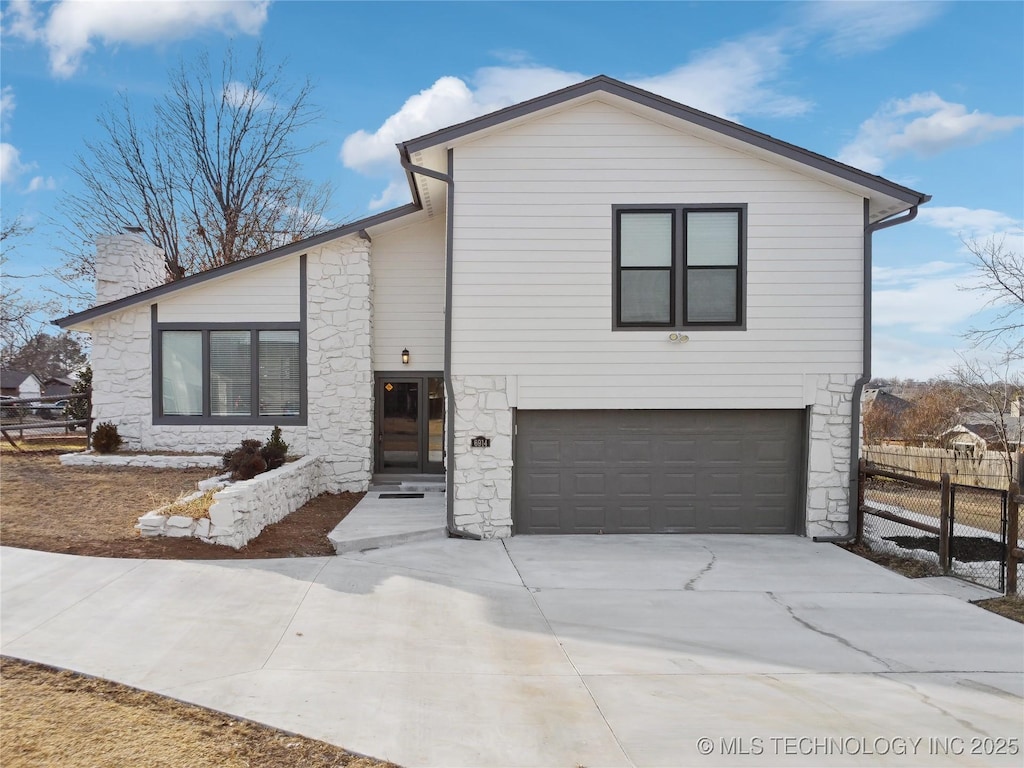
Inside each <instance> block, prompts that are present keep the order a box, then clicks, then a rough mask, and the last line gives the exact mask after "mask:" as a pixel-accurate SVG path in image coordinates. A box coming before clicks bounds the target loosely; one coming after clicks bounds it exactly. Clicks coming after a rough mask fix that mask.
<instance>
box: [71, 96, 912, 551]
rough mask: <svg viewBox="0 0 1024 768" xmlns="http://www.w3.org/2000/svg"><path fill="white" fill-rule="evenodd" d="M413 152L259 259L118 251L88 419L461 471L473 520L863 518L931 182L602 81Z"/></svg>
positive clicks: (171, 435)
mask: <svg viewBox="0 0 1024 768" xmlns="http://www.w3.org/2000/svg"><path fill="white" fill-rule="evenodd" d="M398 150H399V153H400V156H401V161H402V164H403V166H404V167H405V169H406V171H407V174H408V180H409V184H410V187H411V189H412V193H413V199H414V202H413V203H411V204H409V205H405V206H402V207H400V208H396V209H394V210H391V211H387V212H385V213H381V214H378V215H375V216H371V217H369V218H366V219H363V220H362V221H358V222H354V223H352V224H347V225H345V226H342V227H339V228H337V229H335V230H332V231H329V232H326V233H324V234H322V235H318V236H316V237H312V238H309V239H307V240H304V241H301V242H297V243H293V244H290V245H287V246H285V247H282V248H279V249H277V250H274V251H270V252H268V253H265V254H263V255H260V256H257V257H253V258H250V259H248V260H246V261H244V262H238V263H234V264H230V265H228V266H224V267H221V268H218V269H214V270H211V271H209V272H206V273H203V274H200V275H196V276H193V277H190V278H187V279H184V280H180V281H178V282H175V283H172V284H166V285H164V284H162V283H163V273H162V266H161V263H160V261H159V256H160V254H159V252H158V251H156V250H155V249H153V248H152V247H150V246H148V245H146V244H145V243H144V242H143V241H142V239H141V238H140V237H138V236H136V235H126V236H119V237H115V238H108V239H106V240H104V241H102V242H100V243H99V244H98V245H99V248H98V284H99V289H98V291H99V300H100V301H101V302H102V303H100V305H99V306H97V307H95V308H93V309H90V310H87V311H85V312H80V313H78V314H75V315H71V316H69V317H66V318H63V319H62V320H60V321H58V324H59V325H61V326H62V327H64V328H72V329H75V330H83V331H88V332H89V333H91V334H92V337H93V342H92V346H93V360H92V365H93V375H94V388H95V394H94V397H93V402H94V411H95V412H94V417H95V418H96V419H100V420H109V421H113V422H115V423H116V424H117V425H118V426H119V429H120V431H121V433H122V435H123V436H124V437H126V438H127V439H128V441H129V443H130V445H131V446H132V447H135V448H151V449H196V450H207V449H214V450H224V449H225V448H227V447H229V446H231V445H233V444H236V443H237V442H238V441H239V440H240V439H242V438H243V437H264V436H265V435H266V434H267V433H269V431H270V427H271V425H274V424H280V425H281V426H282V427H283V428H284V431H285V439H286V440H288V441H289V442H290V443H291V444H292V446H293V447H294V449H296V450H298V451H301V452H304V453H307V454H316V455H320V456H322V457H323V461H324V463H325V467H326V470H327V473H328V477H329V478H330V483H329V486H330V488H332V489H334V490H342V489H350V490H363V489H365V488H366V487H367V485H368V483H369V482H370V480H371V477H372V476H373V474H374V473H387V472H405V473H444V474H445V476H446V478H447V488H448V494H447V499H448V526H449V530H450V531H451V532H452V533H453V534H456V535H459V534H465V535H471V536H484V537H495V536H508V535H510V534H512V533H517V534H519V533H568V532H579V533H601V532H603V533H626V532H764V533H801V534H806V535H815V536H830V535H843V534H845V533H846V532H847V530H848V520H849V514H850V503H849V501H850V499H851V498H856V494H855V492H856V471H855V469H856V459H857V447H858V446H857V443H856V440H857V430H855V429H853V428H852V427H851V425H852V424H856V423H857V422H858V421H859V413H858V411H859V407H860V395H861V389H862V387H863V385H864V384H865V383H866V382H867V381H868V379H869V378H870V370H869V369H870V366H869V361H870V275H871V240H872V234H873V233H874V232H875V231H877V230H880V229H883V228H885V227H888V226H891V225H894V224H899V223H902V222H905V221H909V220H910V219H912V218H913V217H914V216H915V215H916V212H917V207H918V205H920V204H922V203H925V202H927V201H928V199H929V197H928V196H927V195H923V194H921V193H919V192H915V191H913V190H911V189H908V188H906V187H903V186H900V185H898V184H895V183H893V182H890V181H887V180H885V179H883V178H881V177H879V176H875V175H872V174H868V173H865V172H863V171H860V170H857V169H855V168H852V167H849V166H846V165H843V164H841V163H838V162H836V161H834V160H830V159H828V158H826V157H823V156H821V155H817V154H815V153H813V152H809V151H807V150H804V149H801V148H799V147H796V146H793V145H790V144H786V143H785V142H782V141H779V140H777V139H774V138H772V137H770V136H767V135H765V134H762V133H758V132H756V131H752V130H750V129H748V128H745V127H743V126H740V125H737V124H735V123H732V122H729V121H726V120H722V119H720V118H717V117H714V116H712V115H708V114H705V113H702V112H698V111H696V110H693V109H690V108H689V107H686V106H683V105H681V104H678V103H676V102H672V101H669V100H667V99H664V98H661V97H659V96H656V95H654V94H652V93H648V92H646V91H642V90H640V89H637V88H634V87H632V86H630V85H627V84H625V83H621V82H619V81H616V80H612V79H610V78H607V77H597V78H594V79H592V80H587V81H586V82H583V83H580V84H578V85H574V86H572V87H569V88H566V89H563V90H561V91H556V92H554V93H551V94H548V95H546V96H542V97H540V98H537V99H533V100H531V101H527V102H524V103H522V104H518V105H516V106H513V107H509V108H507V109H503V110H500V111H498V112H495V113H492V114H489V115H486V116H484V117H481V118H477V119H475V120H470V121H468V122H466V123H462V124H460V125H456V126H452V127H450V128H446V129H444V130H440V131H437V132H435V133H431V134H429V135H427V136H423V137H420V138H418V139H414V140H412V141H408V142H405V143H404V144H401V145H399V148H398Z"/></svg>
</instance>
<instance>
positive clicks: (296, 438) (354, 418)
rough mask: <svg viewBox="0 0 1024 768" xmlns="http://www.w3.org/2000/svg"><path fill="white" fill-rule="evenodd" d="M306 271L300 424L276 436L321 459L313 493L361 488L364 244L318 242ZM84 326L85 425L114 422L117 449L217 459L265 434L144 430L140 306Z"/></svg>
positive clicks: (147, 348) (367, 341)
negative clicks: (87, 361)
mask: <svg viewBox="0 0 1024 768" xmlns="http://www.w3.org/2000/svg"><path fill="white" fill-rule="evenodd" d="M294 258H296V259H297V257H294ZM306 267H307V336H306V344H307V394H308V399H307V403H308V405H307V426H282V428H281V431H282V434H283V437H284V439H285V441H287V442H288V444H289V451H290V452H291V453H298V454H305V455H311V456H322V457H323V460H324V462H325V463H324V469H323V475H324V487H323V490H325V491H330V492H339V491H364V490H366V489H367V487H369V482H370V476H371V473H372V453H371V451H372V447H373V441H372V437H373V360H372V344H371V337H372V313H373V306H372V301H373V297H372V291H371V282H370V245H369V243H368V242H367V241H365V240H362V239H361V238H359V237H357V236H355V235H353V236H351V237H347V238H343V239H341V240H338V241H334V242H331V243H327V244H326V245H324V246H321V247H318V248H316V249H312V250H311V251H310V252H309V253H308V254H307V263H306ZM296 269H298V265H297V264H296ZM252 309H253V318H252V319H253V321H258V320H259V319H260V318H259V307H258V306H254V307H253V308H252ZM92 325H93V329H92V339H93V344H92V368H93V418H94V419H96V420H97V421H111V422H113V423H114V424H116V425H117V427H118V431H119V432H120V434H121V437H122V438H123V439H124V441H125V447H126V448H128V449H131V450H170V451H190V452H206V451H209V452H211V453H223V452H224V451H225V450H227V449H229V448H231V447H233V446H236V445H238V444H239V443H240V442H241V441H242V440H243V439H246V438H255V439H260V440H265V439H267V438H268V437H269V436H270V430H271V427H270V426H245V425H243V426H228V425H210V424H197V425H166V424H165V425H154V424H153V403H152V360H151V359H150V358H151V344H152V340H151V319H150V306H149V305H148V304H147V305H139V306H136V307H132V308H129V309H126V310H125V311H123V312H118V313H115V314H112V315H108V316H105V317H101V318H98V319H96V320H94V321H93V324H92Z"/></svg>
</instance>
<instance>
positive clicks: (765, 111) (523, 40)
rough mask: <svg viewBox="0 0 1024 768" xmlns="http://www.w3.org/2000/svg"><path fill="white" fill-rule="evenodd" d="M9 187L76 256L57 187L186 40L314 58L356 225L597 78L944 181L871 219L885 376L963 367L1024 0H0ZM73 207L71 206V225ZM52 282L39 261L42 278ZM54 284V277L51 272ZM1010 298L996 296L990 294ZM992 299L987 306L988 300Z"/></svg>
mask: <svg viewBox="0 0 1024 768" xmlns="http://www.w3.org/2000/svg"><path fill="white" fill-rule="evenodd" d="M0 12H2V17H0V25H2V30H3V32H2V34H3V37H2V47H0V87H2V137H0V138H2V143H0V204H2V215H3V220H4V221H5V222H7V221H10V220H11V219H13V218H14V217H15V216H18V215H20V216H22V217H23V219H24V221H26V222H27V223H30V224H32V225H34V226H35V230H34V232H33V233H32V234H31V236H29V237H27V238H25V239H23V240H22V241H20V242H19V243H18V244H17V248H16V249H15V250H13V251H11V252H9V254H8V255H9V256H10V262H9V264H8V267H7V270H8V271H9V272H10V273H12V274H27V273H31V274H39V273H44V272H45V271H46V270H47V269H50V268H52V267H54V266H56V264H57V262H58V261H59V258H58V256H57V249H58V247H59V245H60V236H59V231H58V230H59V227H58V226H57V223H59V217H60V213H59V207H58V202H59V200H60V197H61V195H62V194H63V193H66V192H67V191H69V190H71V191H73V190H74V189H75V188H76V184H77V181H76V178H75V176H74V174H73V173H72V172H71V171H70V165H71V164H72V162H73V160H74V156H75V154H76V153H78V152H81V151H82V150H83V142H84V141H85V140H87V139H89V138H90V137H95V136H96V135H97V130H98V128H97V125H96V116H97V115H98V114H99V113H100V111H101V110H102V109H103V107H104V105H105V104H109V103H110V102H112V100H113V99H114V98H115V97H116V94H117V93H118V92H119V91H124V92H126V93H127V94H128V95H129V96H130V97H131V98H132V99H134V100H135V101H136V103H137V104H139V105H140V106H145V105H147V104H148V103H150V101H151V100H152V99H155V98H158V97H159V96H160V95H161V93H162V91H163V89H164V86H165V83H166V73H167V70H168V69H169V68H171V67H172V66H174V65H175V64H176V63H177V62H178V61H179V59H182V58H184V59H185V60H188V59H190V58H191V57H194V56H195V55H196V54H197V52H198V51H200V50H202V49H204V48H205V49H209V50H210V52H211V55H212V56H213V57H214V59H215V60H216V58H217V57H219V55H220V54H221V52H222V50H223V49H224V48H225V46H227V45H228V44H229V43H230V44H233V45H234V47H235V50H236V52H237V53H238V54H240V58H241V59H243V60H244V59H246V58H247V57H248V56H249V55H250V54H251V53H252V51H253V50H254V48H255V46H256V45H257V43H259V42H261V43H262V44H263V45H264V47H265V49H266V52H267V54H268V56H269V58H270V59H271V60H272V61H279V60H282V59H287V62H288V63H287V72H288V73H289V75H290V76H291V77H293V78H294V80H295V81H296V82H299V81H301V80H303V79H304V78H306V77H307V76H308V77H310V78H311V79H312V80H313V82H314V83H315V84H316V91H315V101H316V102H317V104H318V105H319V106H320V107H321V108H322V109H323V112H324V117H323V119H322V120H321V121H320V122H319V123H317V124H316V125H315V126H312V127H310V128H309V129H308V130H307V132H306V135H304V136H303V137H302V139H303V140H309V141H316V142H322V146H321V147H320V148H319V149H318V150H317V151H316V152H315V153H314V154H313V155H311V156H310V157H309V158H308V159H307V162H306V172H307V174H308V175H309V176H310V177H311V178H313V179H315V180H330V181H332V182H333V183H334V185H335V187H336V193H335V197H334V204H333V208H332V210H331V212H330V213H331V217H332V220H333V221H334V222H336V223H341V222H343V221H346V220H351V219H353V218H358V217H360V216H363V215H366V214H368V213H371V212H373V211H375V210H381V209H384V208H389V207H393V206H395V205H400V204H402V203H404V202H406V201H407V200H408V190H407V187H406V185H405V183H404V181H403V180H402V177H401V172H400V168H399V166H398V162H397V154H396V152H395V150H394V144H395V142H396V141H399V140H403V139H408V138H412V137H414V136H417V135H420V134H423V133H426V132H428V131H430V130H433V129H435V128H438V127H441V126H444V125H449V124H452V123H455V122H459V121H461V120H465V119H468V118H470V117H473V116H475V115H478V114H482V113H483V112H486V111H490V110H492V109H496V108H499V107H503V106H506V105H508V104H511V103H515V102H517V101H521V100H523V99H527V98H531V97H533V96H536V95H539V94H541V93H544V92H547V91H550V90H553V89H555V88H560V87H562V86H565V85H568V84H570V83H573V82H577V81H579V80H581V79H584V78H586V77H590V76H593V75H596V74H606V75H610V76H612V77H616V78H619V79H622V80H625V81H627V82H630V83H633V84H635V85H638V86H640V87H643V88H647V89H649V90H652V91H655V92H657V93H660V94H662V95H664V96H667V97H669V98H673V99H676V100H678V101H682V102H683V103H686V104H689V105H691V106H693V107H697V108H699V109H703V110H706V111H709V112H713V113H715V114H718V115H721V116H723V117H726V118H729V119H732V120H736V121H738V122H741V123H743V124H745V125H748V126H750V127H752V128H754V129H757V130H759V131H764V132H766V133H769V134H772V135H774V136H777V137H779V138H781V139H783V140H785V141H789V142H792V143H794V144H798V145H801V146H804V147H807V148H809V149H812V150H814V151H816V152H820V153H822V154H824V155H827V156H829V157H834V158H838V159H840V160H843V161H844V162H848V163H850V164H852V165H856V166H858V167H861V168H864V169H865V170H868V171H871V172H874V173H880V174H882V175H883V176H886V177H887V178H890V179H892V180H893V181H896V182H899V183H901V184H905V185H908V186H910V187H913V188H915V189H918V190H920V191H922V192H926V193H928V194H931V195H932V196H933V198H934V199H933V201H932V202H931V203H929V204H928V205H927V206H925V207H923V208H922V209H921V214H920V216H919V218H918V220H917V221H915V222H913V223H911V224H908V225H903V226H900V227H896V228H893V229H889V230H886V231H884V232H882V233H880V234H879V235H876V238H875V276H874V277H875V279H874V282H875V290H874V307H875V309H874V315H875V316H874V363H873V371H874V373H875V374H876V375H884V376H901V377H916V378H928V377H931V376H937V375H942V374H944V373H946V372H947V371H948V369H949V368H950V366H951V365H953V364H954V363H955V362H956V360H957V358H956V352H957V351H958V350H959V351H965V350H968V345H967V343H966V342H965V341H964V340H963V339H962V338H961V334H962V333H963V331H964V330H965V329H966V328H967V327H969V326H970V325H972V324H974V325H977V324H984V322H985V319H986V314H985V313H986V310H984V307H983V305H984V298H983V297H982V296H980V295H979V294H977V293H973V292H970V291H964V290H962V288H963V287H964V286H967V285H970V283H971V281H972V277H971V273H970V271H969V269H968V265H967V258H966V253H965V250H964V248H963V246H962V244H961V242H960V237H961V236H963V237H968V238H971V237H977V238H984V237H989V236H996V237H1005V238H1006V239H1005V244H1006V246H1007V247H1009V248H1013V249H1015V250H1018V251H1019V250H1020V248H1021V246H1022V241H1024V235H1022V221H1024V117H1022V115H1024V54H1022V45H1021V40H1022V39H1024V3H1019V2H1005V3H985V2H970V3H923V2H912V3H868V2H857V3H845V2H833V3H797V2H793V3H768V2H765V3H740V2H732V3H726V2H720V3H667V2H666V3H639V2H630V3H611V2H609V3H583V2H579V3H554V2H551V3H548V2H533V3H501V2H490V3H430V2H421V3H341V2H319V3H310V2H284V1H281V2H274V3H270V2H262V1H256V2H247V1H242V0H239V1H238V2H199V1H197V0H193V1H190V2H180V1H175V2H67V1H66V0H58V1H57V2H53V3H47V4H37V3H29V2H22V1H11V0H8V1H7V2H3V3H0ZM55 220H56V222H57V223H55ZM46 284H47V281H46V280H45V279H39V280H37V281H35V285H37V286H39V287H43V286H45V285H46ZM51 284H52V283H51ZM987 311H989V312H990V310H987ZM979 312H980V313H981V314H976V313H979Z"/></svg>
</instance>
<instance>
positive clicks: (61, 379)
mask: <svg viewBox="0 0 1024 768" xmlns="http://www.w3.org/2000/svg"><path fill="white" fill-rule="evenodd" d="M43 384H65V385H67V386H69V387H73V386H74V385H75V379H73V378H71V377H70V376H51V377H50V378H48V379H47V380H46V381H44V382H43Z"/></svg>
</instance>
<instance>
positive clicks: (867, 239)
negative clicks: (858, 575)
mask: <svg viewBox="0 0 1024 768" xmlns="http://www.w3.org/2000/svg"><path fill="white" fill-rule="evenodd" d="M931 199H932V198H931V195H924V196H922V197H921V200H920V202H918V203H917V205H914V206H911V208H910V210H908V211H907V212H906V213H904V214H902V215H899V214H894V215H896V216H897V218H893V217H892V216H889V217H887V218H884V219H880V220H879V221H876V222H874V223H870V222H869V220H868V219H869V216H870V211H869V209H870V207H871V201H870V200H868V198H864V259H863V261H864V342H863V343H864V346H863V350H864V351H863V361H864V373H863V374H861V376H860V378H858V379H857V380H856V381H855V382H854V383H853V400H852V402H851V403H850V483H849V499H850V511H849V517H848V518H847V523H846V525H847V528H846V535H845V536H815V537H813V541H817V542H828V543H835V544H846V543H849V542H851V541H853V540H854V539H856V538H857V512H858V511H857V499H859V498H860V488H859V485H860V451H859V450H858V448H859V446H860V399H861V396H862V395H863V394H864V386H865V385H866V384H867V383H868V382H869V381H871V236H872V235H873V234H874V233H875V232H879V231H881V230H883V229H888V228H889V227H895V226H896V225H898V224H906V223H907V222H910V221H913V220H914V219H916V218H917V209H918V206H920V205H923V204H925V203H927V202H928V201H929V200H931ZM854 430H856V431H854Z"/></svg>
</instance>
